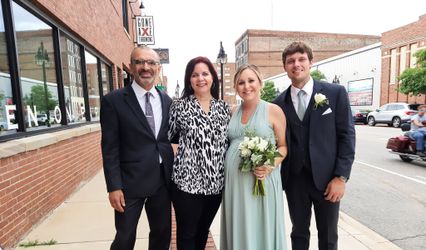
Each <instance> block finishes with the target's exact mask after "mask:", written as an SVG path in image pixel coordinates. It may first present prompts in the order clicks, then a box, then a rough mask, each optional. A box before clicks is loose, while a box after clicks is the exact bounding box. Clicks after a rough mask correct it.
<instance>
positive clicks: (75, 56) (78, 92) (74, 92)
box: [61, 34, 86, 123]
mask: <svg viewBox="0 0 426 250" xmlns="http://www.w3.org/2000/svg"><path fill="white" fill-rule="evenodd" d="M61 58H62V74H63V81H64V94H65V107H66V111H67V120H68V123H76V122H84V121H86V118H85V116H84V113H85V108H84V95H83V81H82V77H81V74H82V73H81V57H80V46H79V45H78V44H77V43H75V42H74V41H73V40H71V39H70V38H69V37H67V36H66V35H65V34H61Z"/></svg>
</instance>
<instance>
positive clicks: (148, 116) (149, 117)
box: [145, 92, 155, 135]
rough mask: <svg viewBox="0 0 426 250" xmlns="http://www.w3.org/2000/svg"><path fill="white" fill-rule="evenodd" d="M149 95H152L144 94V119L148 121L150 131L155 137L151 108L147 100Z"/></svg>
mask: <svg viewBox="0 0 426 250" xmlns="http://www.w3.org/2000/svg"><path fill="white" fill-rule="evenodd" d="M151 95H152V93H150V92H146V94H145V116H146V119H147V120H148V123H149V126H150V127H151V129H152V132H153V133H154V135H155V121H154V113H153V112H152V106H151V102H150V100H149V98H150V96H151Z"/></svg>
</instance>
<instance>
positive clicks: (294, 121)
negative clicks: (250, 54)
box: [274, 42, 355, 250]
mask: <svg viewBox="0 0 426 250" xmlns="http://www.w3.org/2000/svg"><path fill="white" fill-rule="evenodd" d="M312 59H313V54H312V49H311V48H310V47H309V46H307V45H306V44H304V43H303V42H294V43H292V44H290V45H289V46H287V47H286V48H285V50H284V52H283V54H282V60H283V64H284V70H285V71H286V72H287V74H288V77H289V78H290V79H291V82H292V83H291V86H290V87H289V88H288V89H287V90H286V91H284V92H283V93H282V94H281V95H279V96H278V97H277V98H276V99H275V100H274V103H276V104H278V105H279V106H280V107H281V108H282V109H283V111H284V113H285V114H286V119H287V146H288V148H289V152H288V155H287V158H286V159H285V160H284V162H283V163H282V168H281V171H282V172H281V174H282V183H283V188H284V190H285V192H286V196H287V201H288V206H289V211H290V218H291V221H292V224H293V228H292V232H291V243H292V249H293V250H307V249H309V238H310V232H309V224H310V221H311V209H312V205H313V207H314V212H315V219H316V224H317V229H318V241H319V242H318V247H319V249H320V250H325V249H327V250H331V249H337V222H338V219H339V204H340V203H339V202H340V200H341V199H342V197H343V195H344V193H345V184H346V181H347V180H348V179H349V175H350V172H351V168H352V163H353V161H354V156H355V129H354V124H353V120H352V114H351V109H350V105H349V100H348V95H347V92H346V90H345V88H344V87H343V86H340V85H335V84H329V83H325V82H320V81H316V80H313V79H312V78H311V76H310V68H311V66H312Z"/></svg>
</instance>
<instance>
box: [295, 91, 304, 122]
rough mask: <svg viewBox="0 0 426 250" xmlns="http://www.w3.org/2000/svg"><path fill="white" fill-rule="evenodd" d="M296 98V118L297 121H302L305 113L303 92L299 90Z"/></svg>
mask: <svg viewBox="0 0 426 250" xmlns="http://www.w3.org/2000/svg"><path fill="white" fill-rule="evenodd" d="M297 98H298V100H299V105H298V106H297V116H299V119H300V120H301V121H303V117H304V116H305V111H306V103H305V91H304V90H300V91H299V93H297Z"/></svg>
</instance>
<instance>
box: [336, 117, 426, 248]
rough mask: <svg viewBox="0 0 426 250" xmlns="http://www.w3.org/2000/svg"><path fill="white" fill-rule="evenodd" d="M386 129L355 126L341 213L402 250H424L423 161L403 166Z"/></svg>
mask: <svg viewBox="0 0 426 250" xmlns="http://www.w3.org/2000/svg"><path fill="white" fill-rule="evenodd" d="M402 133H403V132H402V131H401V130H400V129H396V128H391V127H387V126H379V125H377V126H376V127H370V126H364V125H356V140H357V141H356V156H355V162H354V165H353V168H352V174H351V178H350V180H349V183H348V185H347V190H346V195H345V198H344V200H343V201H342V202H341V210H342V211H343V212H345V213H346V214H348V215H350V216H352V217H353V218H354V219H356V220H358V221H359V222H361V223H362V224H364V225H366V226H368V227H369V228H370V229H372V230H374V231H376V232H377V233H379V234H381V235H382V236H383V237H385V238H387V239H388V240H390V241H392V242H393V243H394V244H396V245H398V246H399V247H401V248H402V249H407V250H417V249H419V250H420V249H426V162H411V163H405V162H403V161H402V160H401V159H400V158H399V156H398V155H394V154H390V153H389V152H388V150H387V149H386V142H387V140H388V139H389V138H390V137H392V136H397V135H401V134H402Z"/></svg>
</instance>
